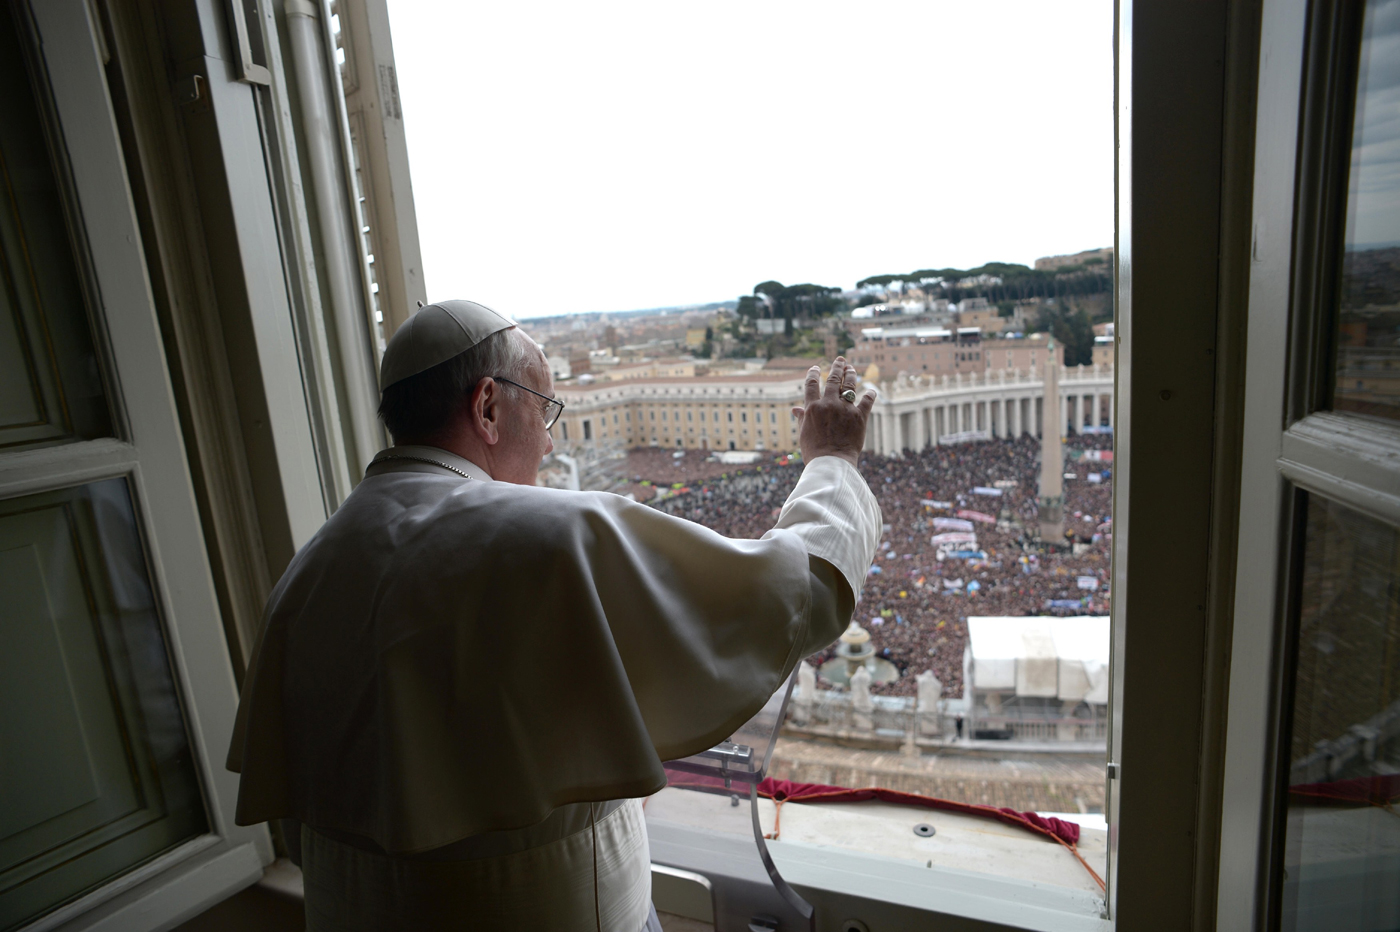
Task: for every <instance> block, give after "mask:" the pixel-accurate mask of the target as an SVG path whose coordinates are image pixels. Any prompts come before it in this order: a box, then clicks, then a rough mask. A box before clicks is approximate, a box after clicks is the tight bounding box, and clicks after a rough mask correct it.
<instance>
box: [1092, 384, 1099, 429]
mask: <svg viewBox="0 0 1400 932" xmlns="http://www.w3.org/2000/svg"><path fill="white" fill-rule="evenodd" d="M1099 420H1100V418H1099V393H1098V392H1091V393H1090V395H1089V426H1090V427H1093V428H1095V429H1098V427H1099Z"/></svg>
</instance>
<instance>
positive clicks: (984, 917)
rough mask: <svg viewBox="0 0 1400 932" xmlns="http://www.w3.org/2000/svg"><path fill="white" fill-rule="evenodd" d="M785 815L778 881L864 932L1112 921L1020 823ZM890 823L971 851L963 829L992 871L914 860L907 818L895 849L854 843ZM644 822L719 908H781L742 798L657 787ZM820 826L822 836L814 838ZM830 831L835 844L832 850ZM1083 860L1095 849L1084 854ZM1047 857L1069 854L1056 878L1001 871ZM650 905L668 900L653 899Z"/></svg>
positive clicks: (728, 914)
mask: <svg viewBox="0 0 1400 932" xmlns="http://www.w3.org/2000/svg"><path fill="white" fill-rule="evenodd" d="M675 794H680V796H681V798H679V799H677V798H676V796H675ZM885 810H888V811H885ZM782 812H783V816H782V818H783V824H782V827H783V834H784V835H786V836H787V838H786V839H780V840H778V841H774V842H769V851H770V852H771V853H772V856H773V860H774V862H775V863H776V864H777V866H778V869H779V870H780V871H781V872H782V874H783V876H784V878H786V879H787V881H788V882H789V883H791V884H792V886H793V887H795V888H796V889H797V890H798V892H800V893H801V894H802V895H803V896H804V897H805V898H806V899H807V900H808V901H809V902H811V903H813V904H814V905H815V906H816V907H817V909H818V912H819V913H821V914H825V915H826V916H827V917H828V918H830V917H831V916H833V915H835V914H837V913H839V914H840V915H839V916H837V917H836V918H837V919H838V920H844V919H847V918H856V919H860V920H862V921H863V922H865V923H866V924H867V925H868V926H870V927H871V928H874V927H876V926H877V925H880V926H886V925H891V924H895V925H896V926H897V927H903V926H908V927H913V924H914V923H927V922H931V921H934V920H941V921H942V922H943V925H941V926H940V927H941V928H966V929H978V928H992V927H1002V928H1004V927H1013V928H1022V929H1034V930H1038V932H1091V930H1092V932H1107V930H1109V929H1111V928H1112V923H1111V922H1109V921H1108V920H1107V919H1105V918H1104V917H1103V899H1102V897H1101V896H1100V895H1099V893H1098V890H1097V887H1096V886H1095V885H1094V883H1093V881H1092V879H1090V878H1089V877H1088V875H1087V873H1085V872H1084V870H1083V868H1082V867H1081V866H1080V865H1079V864H1078V863H1077V862H1075V861H1074V859H1073V857H1072V856H1071V855H1070V854H1069V852H1067V851H1065V850H1064V849H1063V848H1060V847H1059V846H1056V845H1053V844H1051V843H1048V842H1045V841H1044V840H1043V839H1039V838H1036V837H1035V836H1033V835H1030V834H1028V833H1020V834H1021V835H1024V837H1020V835H1018V834H1017V833H1018V832H1019V830H1018V829H1014V828H1011V827H1009V826H1002V825H1000V824H999V823H996V822H991V821H988V820H982V819H977V818H976V817H971V816H961V815H956V814H950V813H943V812H936V811H932V810H910V809H909V808H907V807H900V806H889V805H887V804H882V803H852V804H813V805H805V806H804V805H802V804H799V803H787V804H785V805H784V806H783V809H782ZM759 818H760V821H761V823H762V824H763V825H764V827H765V828H768V827H770V826H771V825H772V823H773V804H772V803H771V802H769V801H767V800H760V809H759ZM892 822H898V823H899V824H901V825H902V823H904V822H908V823H911V824H912V823H915V822H926V823H929V824H932V825H934V826H935V827H936V829H937V831H938V834H937V835H935V836H934V838H930V839H919V840H918V842H917V844H919V845H921V846H922V845H929V846H930V850H933V846H936V845H938V844H941V843H943V842H947V843H949V844H961V846H962V847H963V848H964V850H966V849H967V847H968V844H969V842H970V843H971V845H972V846H973V847H979V846H980V845H979V841H978V838H970V837H969V836H968V831H969V830H971V831H973V832H974V833H975V834H977V835H978V836H980V838H981V841H982V842H984V843H985V851H984V854H983V857H984V858H985V859H986V861H985V862H984V863H986V864H987V865H988V866H989V867H990V870H988V871H976V870H966V869H961V868H956V867H950V866H948V865H947V858H946V855H945V856H944V861H945V862H944V863H942V864H939V863H935V861H936V860H937V857H938V856H937V855H935V857H934V858H930V859H927V860H926V861H925V862H924V863H920V862H919V861H918V860H916V859H915V858H914V857H912V856H910V855H911V852H910V851H907V850H901V849H905V848H908V847H909V845H908V843H907V841H906V839H905V838H904V837H903V835H904V833H905V832H906V831H908V828H909V826H904V830H903V831H900V832H899V837H898V838H894V837H891V838H890V840H889V841H890V845H889V850H891V851H894V850H901V856H898V857H892V856H882V855H878V854H871V853H867V852H864V851H860V850H853V849H854V848H855V847H857V846H859V845H860V844H861V843H862V841H863V840H864V841H868V839H869V837H870V836H871V835H872V834H875V835H878V833H880V832H882V831H892V825H891V823H892ZM857 823H859V824H857ZM647 827H648V832H649V835H650V840H651V858H652V861H654V862H656V863H659V864H665V865H668V866H671V867H676V868H680V869H683V870H688V871H694V872H695V873H699V874H703V875H705V876H706V877H708V878H709V879H710V881H711V884H712V885H713V887H714V890H715V912H716V915H717V916H719V917H724V919H728V920H729V921H731V922H733V921H740V920H744V921H746V920H747V919H748V918H749V917H751V916H753V915H756V914H758V913H761V912H765V911H766V912H769V913H771V914H774V915H782V908H781V902H780V901H779V900H778V898H777V894H776V892H775V891H773V890H772V887H771V885H770V884H769V881H768V878H767V876H766V875H765V874H764V871H763V867H762V865H761V864H760V862H759V859H758V855H757V851H756V849H755V847H754V843H753V837H752V834H750V833H751V831H752V827H751V823H750V817H749V806H748V801H747V800H743V801H742V802H741V805H739V806H731V805H730V803H729V801H728V800H727V799H726V798H724V797H720V796H709V795H705V794H700V793H694V792H690V791H685V790H670V789H668V790H663V791H662V792H661V793H660V794H658V795H657V796H654V797H652V798H651V800H650V801H649V802H648V804H647ZM1003 829H1004V831H1003ZM823 832H825V833H826V837H827V843H821V842H820V841H818V839H821V838H823ZM960 834H961V835H962V837H961V839H959V835H960ZM858 835H865V836H867V838H866V839H859V838H857V837H856V836H858ZM910 837H911V839H912V838H913V835H912V832H911V833H910ZM837 839H839V843H840V844H841V845H842V847H837V846H836V844H837ZM955 839H959V840H957V841H955ZM1087 842H1088V838H1087V837H1086V843H1087ZM1086 856H1088V857H1092V855H1090V854H1089V853H1088V852H1086ZM1047 857H1048V858H1050V859H1057V858H1060V857H1062V859H1063V861H1064V862H1066V863H1065V865H1064V866H1065V868H1066V870H1063V871H1060V870H1057V869H1056V870H1052V871H1051V873H1052V875H1053V876H1054V878H1055V879H1056V880H1057V881H1058V882H1049V881H1047V880H1043V879H1024V877H1018V876H1010V875H1008V874H1007V873H1006V871H1007V870H1011V869H1019V868H1020V867H1022V866H1024V867H1025V868H1026V869H1027V872H1028V873H1029V874H1031V875H1035V874H1037V873H1044V867H1045V864H1046V859H1047ZM958 860H959V862H960V863H975V860H976V858H973V859H969V858H967V857H966V856H962V855H960V856H959V857H958ZM1008 861H1010V863H1011V864H1012V865H1014V867H1009V866H1008ZM930 864H931V865H932V866H929V865H930ZM998 871H999V872H1000V873H998ZM765 902H766V903H767V904H768V908H767V909H765V908H764V903H765ZM658 908H665V906H664V904H660V903H658ZM953 919H957V920H962V921H961V922H958V923H956V924H954V925H952V926H949V925H948V924H947V922H948V920H953ZM721 921H723V919H722V920H721ZM739 927H740V928H742V927H743V926H742V925H740V926H739Z"/></svg>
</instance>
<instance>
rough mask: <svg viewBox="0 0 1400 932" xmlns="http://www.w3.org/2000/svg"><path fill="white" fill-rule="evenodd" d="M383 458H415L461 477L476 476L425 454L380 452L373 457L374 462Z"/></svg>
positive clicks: (469, 477)
mask: <svg viewBox="0 0 1400 932" xmlns="http://www.w3.org/2000/svg"><path fill="white" fill-rule="evenodd" d="M384 460H416V461H417V462H419V463H428V464H429V465H431V466H441V467H442V468H443V469H447V470H450V471H452V472H455V473H456V474H457V475H459V476H461V477H462V478H463V479H474V478H476V477H475V476H471V475H468V474H467V473H465V472H463V471H462V470H460V469H458V468H457V467H456V466H449V465H447V464H446V463H444V462H442V461H440V460H435V459H429V458H428V457H426V456H411V455H410V454H408V453H385V454H382V455H380V456H376V457H375V458H374V463H380V462H383V461H384ZM374 463H370V465H371V466H373V465H374Z"/></svg>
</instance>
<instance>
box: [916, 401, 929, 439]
mask: <svg viewBox="0 0 1400 932" xmlns="http://www.w3.org/2000/svg"><path fill="white" fill-rule="evenodd" d="M914 434H915V436H916V437H917V438H918V442H917V444H916V446H915V447H914V449H916V450H922V449H924V448H925V447H927V446H928V408H926V407H924V406H923V405H919V407H918V409H917V410H915V412H914Z"/></svg>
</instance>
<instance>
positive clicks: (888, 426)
mask: <svg viewBox="0 0 1400 932" xmlns="http://www.w3.org/2000/svg"><path fill="white" fill-rule="evenodd" d="M898 438H899V415H898V414H896V413H895V410H894V405H890V406H889V407H888V408H886V409H885V455H886V456H898V455H899V439H898Z"/></svg>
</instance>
